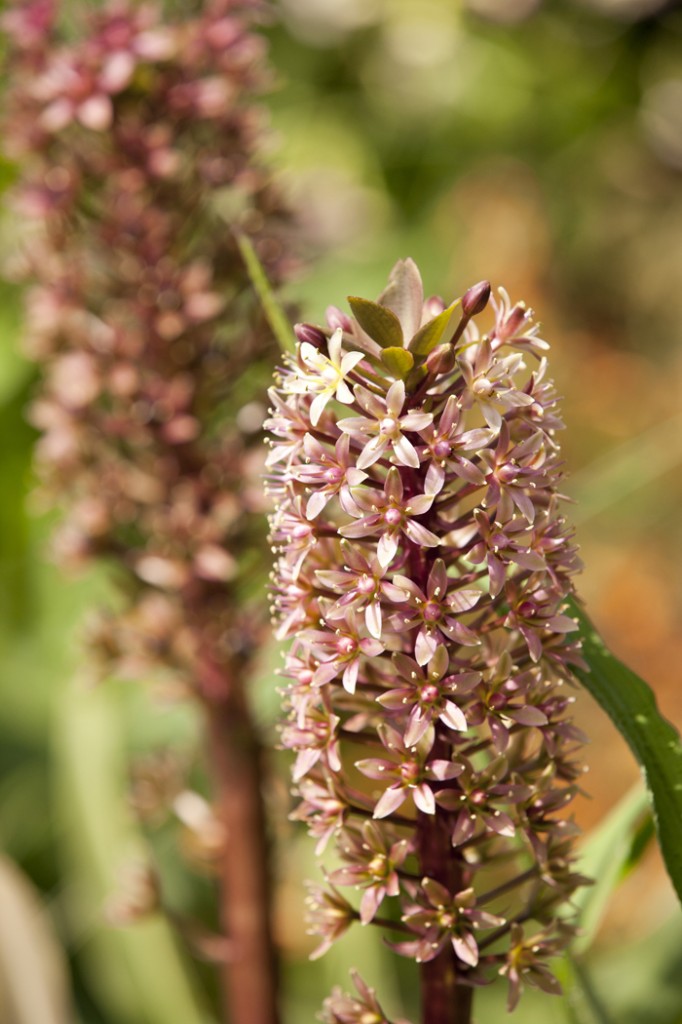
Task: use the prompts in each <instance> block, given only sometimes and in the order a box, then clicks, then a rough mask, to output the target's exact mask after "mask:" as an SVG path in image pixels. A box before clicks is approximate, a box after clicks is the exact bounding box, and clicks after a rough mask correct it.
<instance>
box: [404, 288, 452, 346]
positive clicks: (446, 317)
mask: <svg viewBox="0 0 682 1024" xmlns="http://www.w3.org/2000/svg"><path fill="white" fill-rule="evenodd" d="M461 305H462V300H461V299H456V301H455V302H453V303H452V305H451V306H448V308H447V309H444V310H443V312H442V313H439V314H438V316H434V318H433V320H429V322H428V323H427V324H424V326H423V327H420V328H419V330H418V331H417V333H416V334H415V336H414V337H413V338H412V340H411V341H410V344H409V345H408V346H407V347H408V348H409V350H410V352H412V353H413V355H415V356H427V355H428V354H429V352H431V351H432V349H434V348H435V347H436V345H439V344H440V342H441V340H442V338H443V335H444V334H445V332H446V330H447V329H448V325H449V323H450V320H451V319H452V314H453V313H454V312H455V310H456V309H458V308H459V306H461Z"/></svg>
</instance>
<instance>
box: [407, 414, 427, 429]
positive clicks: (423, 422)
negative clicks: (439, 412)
mask: <svg viewBox="0 0 682 1024" xmlns="http://www.w3.org/2000/svg"><path fill="white" fill-rule="evenodd" d="M431 423H433V416H432V415H431V413H430V412H409V413H408V414H407V415H406V416H402V417H401V420H400V429H401V430H425V429H426V427H428V426H430V425H431Z"/></svg>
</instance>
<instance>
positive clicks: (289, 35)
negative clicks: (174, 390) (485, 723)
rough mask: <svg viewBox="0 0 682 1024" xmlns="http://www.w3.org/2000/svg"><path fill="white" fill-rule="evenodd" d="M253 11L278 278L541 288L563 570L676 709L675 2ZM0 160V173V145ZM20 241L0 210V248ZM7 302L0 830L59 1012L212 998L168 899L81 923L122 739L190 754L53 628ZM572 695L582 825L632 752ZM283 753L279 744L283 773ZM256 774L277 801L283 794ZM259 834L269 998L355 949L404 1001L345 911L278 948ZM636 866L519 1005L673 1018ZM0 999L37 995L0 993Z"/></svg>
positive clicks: (90, 913) (289, 925)
mask: <svg viewBox="0 0 682 1024" xmlns="http://www.w3.org/2000/svg"><path fill="white" fill-rule="evenodd" d="M279 14H280V21H279V24H277V25H275V26H274V27H272V28H271V29H269V30H268V32H269V35H270V37H271V41H272V54H273V61H274V64H275V67H276V71H277V76H278V83H277V88H276V90H275V92H274V93H273V95H272V97H270V98H269V100H268V102H269V105H270V106H271V109H272V117H273V123H274V126H275V128H276V130H277V136H278V140H277V141H278V145H277V147H276V149H275V151H274V154H273V161H274V162H275V164H276V165H277V166H278V167H279V168H280V169H281V170H282V173H283V175H284V177H285V178H286V179H287V180H288V182H289V185H290V188H291V190H292V193H293V194H294V195H295V196H298V197H299V198H300V200H301V202H302V207H303V216H302V220H303V228H304V230H305V232H306V236H307V239H308V245H309V250H310V255H311V261H310V269H309V271H308V273H307V275H306V276H305V277H304V278H303V279H302V280H301V281H300V282H297V283H295V284H294V285H293V286H291V287H290V295H291V297H292V298H296V299H300V298H301V297H302V298H303V303H304V310H305V316H306V317H307V318H309V319H320V318H321V316H322V315H323V310H324V308H325V306H326V305H327V304H329V303H332V302H333V303H335V304H339V305H341V304H343V302H344V297H345V296H346V294H349V293H351V294H363V295H370V294H372V292H378V291H379V289H380V287H381V283H382V281H383V280H384V278H385V275H386V272H387V269H388V268H389V267H390V266H391V265H392V264H393V262H394V261H395V260H396V259H397V258H399V257H401V256H405V255H408V254H410V255H412V256H413V257H414V258H415V259H417V261H418V262H419V263H420V265H421V266H422V269H423V271H424V276H425V279H426V282H427V287H430V289H431V290H433V291H441V292H442V293H443V294H444V296H445V297H451V296H452V295H455V294H458V293H461V291H462V290H463V289H464V288H465V287H467V286H468V285H470V284H472V283H473V282H474V281H476V280H478V279H480V278H483V277H489V278H491V279H492V280H493V283H495V284H498V283H504V284H505V285H506V286H507V287H508V289H509V290H510V291H511V292H512V297H513V298H520V297H525V298H526V299H527V300H528V301H530V302H532V303H533V304H534V305H535V306H536V307H537V308H538V309H539V310H540V311H541V316H542V319H543V320H544V321H545V322H546V323H547V324H548V328H549V334H550V336H551V340H552V341H553V345H554V348H553V353H554V357H555V375H556V376H557V378H558V380H559V384H560V388H561V390H562V391H564V392H565V394H566V418H567V421H568V424H569V427H570V430H569V432H568V433H567V435H566V439H565V446H566V452H567V458H568V461H569V466H570V467H572V468H577V469H580V467H585V468H584V469H583V470H582V480H581V474H580V473H578V474H577V475H576V478H575V481H574V484H573V487H574V491H573V493H575V494H578V493H579V492H580V494H581V495H582V494H585V503H584V504H583V506H582V511H581V509H580V508H579V509H578V510H577V511H578V516H579V517H580V522H581V526H580V539H581V541H582V545H583V551H584V556H585V560H586V562H587V566H588V568H587V571H586V574H585V577H584V590H585V592H586V593H587V594H588V596H589V597H590V607H591V609H592V612H593V614H594V616H595V617H596V618H597V620H598V621H599V623H600V625H602V624H603V625H604V626H605V631H606V633H607V637H608V639H609V640H610V641H611V643H612V645H613V646H614V647H615V648H616V649H617V650H618V652H619V653H620V654H621V655H623V657H624V658H625V660H626V661H627V660H632V662H633V665H634V667H636V668H639V670H640V671H641V672H642V674H644V675H645V677H646V678H648V679H649V680H650V681H652V682H653V683H655V684H657V687H658V692H659V699H660V700H661V702H662V704H663V707H664V710H665V711H666V712H667V714H668V715H669V717H671V718H673V719H677V721H678V722H679V721H680V720H682V695H680V694H679V692H678V691H679V687H677V688H676V687H675V686H674V682H675V680H674V676H673V675H672V674H671V673H670V670H669V669H670V665H671V664H679V657H678V656H679V655H682V639H680V632H681V631H680V630H679V622H680V620H681V616H682V589H681V584H680V579H679V572H678V571H676V570H675V562H676V560H677V562H678V564H679V558H680V555H681V554H682V529H681V527H680V521H679V502H680V498H682V481H681V480H680V474H679V462H680V447H681V442H682V430H681V429H680V421H679V398H680V396H681V395H682V348H681V346H680V323H682V289H681V288H680V287H679V268H680V266H682V230H681V228H682V113H681V111H682V64H681V63H680V51H681V48H682V11H680V10H679V5H678V4H661V3H656V2H652V0H649V2H648V3H645V2H643V0H639V2H638V0H631V2H627V0H611V2H610V3H609V2H607V0H601V3H596V2H595V3H592V4H590V3H588V2H585V3H580V2H578V0H575V2H569V0H546V2H545V3H540V2H533V0H530V2H529V0H525V2H524V0H470V2H469V3H468V4H464V3H463V2H461V3H460V2H455V0H325V2H320V0H281V2H280V9H279ZM0 177H1V178H2V182H3V184H8V183H9V181H10V180H11V170H8V169H7V167H6V166H3V168H2V169H1V170H0ZM19 239H20V225H19V224H18V223H17V221H16V218H15V217H14V215H13V214H12V213H11V210H8V212H6V214H5V216H4V218H3V223H2V233H1V234H0V250H1V252H2V254H3V255H4V256H5V257H6V259H8V260H10V261H11V257H12V255H13V253H14V252H15V250H16V247H17V244H18V242H19ZM20 323H21V316H20V299H19V296H18V294H17V292H16V289H14V287H13V286H12V285H10V284H5V285H3V286H2V291H1V292H0V329H1V331H2V341H1V343H0V429H1V437H2V445H0V692H2V712H1V714H0V765H1V768H2V772H1V775H0V842H1V845H2V850H3V852H4V853H5V854H6V856H7V857H9V858H10V859H11V860H12V861H14V862H15V863H16V864H18V865H19V866H20V867H21V869H22V870H23V872H24V873H25V876H26V877H28V878H29V879H30V880H31V882H32V884H33V886H34V887H35V889H36V890H37V892H38V894H39V895H40V897H41V899H42V902H43V903H44V905H45V906H46V907H47V909H48V912H49V919H50V921H51V925H50V928H51V933H52V939H51V940H49V941H51V942H52V944H53V947H54V949H56V950H57V951H59V950H61V954H60V955H61V956H62V958H66V960H68V966H69V969H70V975H71V985H72V992H73V1001H74V1006H75V1010H74V1016H73V1017H69V1022H71V1021H72V1020H73V1021H77V1022H80V1024H155V1022H159V1024H161V1022H163V1024H194V1022H197V1024H199V1022H210V1021H211V1020H214V1019H215V1018H214V1016H213V1013H214V1011H212V1009H211V1005H212V1002H213V995H214V994H213V991H212V988H211V983H210V980H209V979H210V969H209V968H208V967H206V965H204V966H201V967H199V968H197V967H196V965H192V964H191V963H190V959H189V957H188V956H187V950H186V949H183V948H181V947H180V945H179V944H178V943H177V941H176V940H175V939H173V938H172V936H171V932H170V930H169V928H168V927H167V925H166V924H164V923H162V922H160V921H157V922H152V923H150V924H149V925H144V926H140V927H139V928H138V929H134V930H132V931H130V932H126V931H122V930H114V929H112V928H111V927H109V926H108V925H107V924H106V923H105V921H104V917H103V913H102V906H103V902H104V900H105V898H106V895H107V892H109V891H110V890H111V889H113V888H114V886H115V884H116V873H117V870H118V867H119V865H120V864H121V863H122V862H123V860H124V859H125V858H126V857H127V856H129V855H130V852H131V850H133V851H138V850H139V849H140V843H141V839H140V836H139V830H138V828H137V826H136V824H135V822H134V820H133V818H132V815H131V814H130V811H129V809H128V804H127V799H126V792H125V791H126V779H125V775H126V769H125V764H126V761H127V759H128V757H129V756H130V755H131V754H135V755H138V754H142V753H144V752H148V751H154V750H158V749H159V748H165V747H168V746H174V747H176V748H177V747H179V748H180V749H181V750H182V751H183V752H187V756H190V755H191V752H192V750H193V749H194V747H195V746H196V744H197V724H196V721H195V718H194V715H193V713H192V711H191V709H190V708H188V707H186V706H184V705H168V704H159V703H158V701H155V700H154V699H152V698H151V697H150V696H149V695H148V694H147V693H146V691H145V690H144V689H142V688H136V687H135V686H133V685H132V684H125V685H124V684H116V683H112V684H111V685H110V687H109V691H108V692H107V693H104V692H101V693H100V692H97V693H92V692H88V690H87V688H86V687H85V684H84V682H83V671H82V665H81V664H80V655H79V648H78V640H77V634H78V629H79V626H80V623H82V621H83V617H84V615H85V614H86V613H87V610H88V608H89V606H90V605H91V604H92V602H93V601H94V600H96V599H97V600H98V599H99V598H100V597H101V596H102V595H103V594H106V591H107V583H106V579H105V578H104V577H103V576H102V577H100V576H90V577H88V578H87V579H81V580H69V581H65V580H64V579H62V578H60V576H59V575H58V574H57V572H56V571H55V570H54V569H53V568H52V567H51V566H50V564H49V559H48V553H47V548H48V537H49V522H47V521H45V519H41V518H40V517H38V516H36V514H35V510H34V509H32V507H31V506H32V502H31V498H30V496H31V493H32V491H33V486H34V483H33V479H32V476H31V468H30V466H31V448H32V444H33V440H34V437H33V432H32V430H31V429H30V428H29V427H28V425H27V424H26V421H25V419H24V410H25V407H26V403H27V401H28V397H29V395H30V394H31V393H32V392H33V390H34V388H35V386H36V382H35V371H34V370H33V369H29V368H28V366H27V364H26V363H24V361H23V360H22V359H21V357H20V355H19V354H18V353H19V344H18V339H19V335H20V333H21V328H20ZM597 456H600V461H599V462H598V463H595V462H594V460H595V458H596V457H597ZM591 467H593V468H591ZM33 504H34V503H33ZM600 616H601V618H600ZM273 661H274V657H273V656H271V655H270V654H269V653H264V670H263V679H262V682H261V683H260V684H259V686H258V687H257V689H256V691H255V697H254V700H255V702H256V705H257V707H256V711H257V713H258V716H259V720H260V721H261V722H262V723H263V726H264V728H265V729H266V731H267V730H270V729H271V728H272V723H273V719H274V718H275V717H276V695H275V693H274V689H275V684H274V681H273V672H272V664H273ZM578 713H579V716H580V717H581V723H582V724H583V725H584V727H585V728H586V730H587V731H588V732H589V733H590V734H591V735H592V737H593V741H594V742H593V748H592V754H591V763H592V767H593V774H592V776H591V778H590V780H589V783H588V788H589V789H590V790H591V792H592V793H593V794H594V796H595V800H594V803H593V804H592V805H591V807H590V806H588V805H587V804H585V805H583V806H582V807H581V808H580V809H579V816H580V819H581V821H582V822H583V823H584V824H585V825H586V826H589V825H591V824H592V823H594V822H595V820H598V819H599V817H600V816H601V815H602V814H603V813H604V808H605V806H606V805H608V803H609V802H611V801H612V800H613V799H614V797H616V796H617V795H619V794H620V793H622V791H623V790H624V789H625V788H626V787H627V785H628V783H629V782H630V781H631V780H632V779H634V777H635V775H636V770H635V768H634V765H633V764H632V763H631V761H630V759H629V757H628V755H627V754H626V752H625V751H624V749H623V747H622V744H621V743H620V741H619V740H617V739H616V738H615V734H614V732H613V731H612V730H611V729H610V727H608V726H606V725H605V724H604V722H603V720H602V718H600V717H599V716H598V715H597V714H596V713H595V712H594V710H593V708H592V706H591V705H590V704H588V703H586V702H585V703H583V704H582V705H581V706H580V707H579V711H578ZM273 743H274V740H273ZM286 771H287V769H286V765H285V764H282V766H281V789H282V792H283V793H284V794H286V785H287V784H286ZM272 799H273V808H275V810H276V812H277V814H278V815H279V816H280V817H281V816H282V808H283V807H285V805H286V795H285V796H284V797H282V795H281V794H279V795H278V794H277V793H276V792H275V793H274V795H273V797H272ZM275 838H276V839H277V842H278V848H279V851H280V852H279V854H278V857H279V866H278V883H277V921H278V933H279V939H280V942H281V944H282V947H283V950H284V955H285V959H286V969H285V974H284V988H285V993H286V1007H287V1009H286V1022H287V1024H299V1022H303V1021H308V1020H312V1019H313V1017H314V1014H315V1012H316V1011H317V1009H318V1008H319V1005H320V1003H321V1000H322V998H323V997H324V995H325V994H326V993H327V992H328V991H329V989H330V988H331V986H332V984H345V982H346V978H347V969H348V967H349V966H350V965H352V964H353V963H355V962H362V966H363V973H364V975H365V976H366V978H367V980H368V981H369V982H373V983H375V984H377V985H378V986H380V987H381V990H382V998H383V994H384V993H387V996H386V998H385V1003H386V1005H387V1008H388V1009H389V1011H391V1012H395V1013H398V1012H404V1013H408V1014H409V1013H412V1014H414V1013H415V1012H416V1011H415V1003H416V986H417V979H416V973H415V970H414V969H413V967H412V966H411V965H410V964H405V963H404V962H402V961H401V962H399V963H397V964H396V963H395V960H394V958H392V957H391V956H390V955H389V954H387V953H386V951H384V950H383V949H382V948H381V947H379V946H377V945H376V944H375V943H374V942H373V941H372V940H373V936H372V935H370V934H369V930H367V931H360V932H359V933H358V934H356V933H353V934H352V935H351V936H350V937H347V938H346V939H345V940H342V942H341V943H339V946H338V948H337V949H334V950H333V951H332V952H331V953H330V954H329V955H328V957H326V958H325V959H324V960H323V961H321V962H320V963H318V964H316V965H315V966H314V967H312V968H311V967H310V966H309V965H308V964H307V963H306V955H307V952H308V951H309V949H310V945H309V941H308V939H307V937H306V936H305V934H304V926H303V923H302V896H303V892H302V881H303V879H304V878H306V877H311V876H313V877H314V876H316V873H317V869H316V866H315V864H314V857H313V853H312V844H311V843H310V842H309V841H308V840H307V839H306V838H305V837H303V836H301V835H300V834H299V833H298V831H295V830H294V829H293V827H292V826H289V825H287V824H286V823H283V822H282V821H280V822H279V824H278V825H277V829H276V836H275ZM172 839H173V837H172V835H170V834H169V833H168V832H164V829H163V828H160V829H157V830H156V832H155V837H154V842H155V850H156V853H157V855H158V856H159V857H160V860H161V862H162V864H163V870H164V877H165V878H167V881H168V884H169V886H170V891H171V895H172V901H173V904H174V906H175V907H176V908H177V909H178V910H179V911H181V912H183V913H188V914H189V913H192V912H197V913H198V914H199V916H203V917H204V918H205V919H206V920H207V921H208V922H209V924H210V921H211V908H210V902H211V890H210V885H209V882H208V881H207V880H200V881H198V882H197V883H196V884H193V885H190V884H189V883H188V882H187V880H186V878H184V876H183V873H182V870H181V866H180V864H179V863H178V858H177V856H176V855H175V854H174V850H173V848H172ZM626 846H627V844H626ZM645 846H646V843H640V847H645ZM638 849H639V848H638ZM640 852H642V851H641V850H640ZM644 865H645V866H644V867H641V866H640V868H639V869H638V870H637V871H636V872H635V874H634V876H633V877H634V882H633V881H632V880H628V881H626V882H625V883H624V887H623V899H622V900H621V903H620V910H618V909H616V910H615V911H613V912H612V917H611V924H609V918H608V916H607V919H606V923H605V925H604V928H603V929H602V932H601V946H600V945H599V944H598V945H597V946H596V947H593V948H592V949H591V950H590V952H589V956H588V957H586V956H585V955H583V957H582V959H581V961H580V964H579V965H578V967H575V968H571V967H570V965H565V966H564V976H565V980H566V981H567V982H568V983H569V989H570V994H569V997H568V998H567V999H565V1000H552V999H547V998H545V997H542V996H540V997H537V996H536V995H535V994H534V993H533V994H531V995H529V996H527V997H526V998H525V1000H524V1002H523V1003H522V1007H521V1010H520V1011H519V1013H518V1015H517V1016H518V1017H519V1019H522V1020H523V1021H524V1024H534V1022H535V1021H536V1020H537V1021H538V1022H540V1021H542V1022H543V1024H544V1022H548V1024H552V1022H555V1021H556V1022H562V1024H563V1022H566V1021H572V1022H574V1024H605V1022H609V1021H611V1022H615V1021H618V1022H619V1024H680V1022H682V985H681V983H680V980H679V979H680V977H681V976H682V964H681V963H680V953H679V951H680V949H682V941H681V940H682V934H681V926H680V922H679V916H678V917H676V918H673V919H670V920H669V919H668V915H669V912H670V911H671V910H672V908H673V899H672V896H671V894H670V890H669V889H668V888H667V883H666V881H665V878H664V877H663V875H662V872H661V871H660V866H659V865H658V863H657V861H656V860H655V858H654V857H653V854H652V853H651V851H649V852H647V853H646V856H645V860H644ZM357 931H358V930H356V932H357ZM46 941H48V940H46ZM587 971H589V975H586V972H587ZM0 980H1V976H0ZM3 992H4V989H3V986H2V984H1V983H0V999H1V998H3ZM503 997H504V993H503V992H496V991H495V990H489V991H484V992H482V993H480V995H478V996H477V999H478V1001H479V1002H478V1005H479V1009H478V1011H477V1014H478V1019H479V1020H480V1021H483V1020H485V1021H486V1022H488V1024H497V1022H498V1021H502V1020H504V1019H505V1013H504V1001H503ZM1 1006H2V1003H0V1007H1ZM2 1019H3V1021H4V1019H5V1018H2ZM7 1024H44V1022H42V1021H34V1020H31V1021H30V1022H29V1021H27V1020H25V1019H22V1018H19V1017H15V1018H12V1017H11V1016H10V1017H9V1019H8V1020H7Z"/></svg>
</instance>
